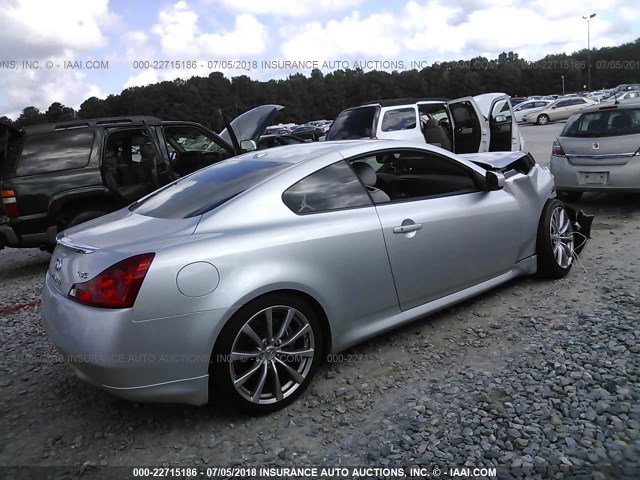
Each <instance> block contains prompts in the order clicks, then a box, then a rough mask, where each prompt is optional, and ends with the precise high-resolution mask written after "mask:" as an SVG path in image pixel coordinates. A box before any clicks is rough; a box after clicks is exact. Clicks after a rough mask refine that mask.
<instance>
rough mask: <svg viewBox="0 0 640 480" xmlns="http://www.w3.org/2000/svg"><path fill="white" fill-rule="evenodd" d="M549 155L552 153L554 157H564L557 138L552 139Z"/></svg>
mask: <svg viewBox="0 0 640 480" xmlns="http://www.w3.org/2000/svg"><path fill="white" fill-rule="evenodd" d="M551 155H553V156H554V157H564V150H562V147H561V146H560V143H558V140H554V141H553V146H552V147H551Z"/></svg>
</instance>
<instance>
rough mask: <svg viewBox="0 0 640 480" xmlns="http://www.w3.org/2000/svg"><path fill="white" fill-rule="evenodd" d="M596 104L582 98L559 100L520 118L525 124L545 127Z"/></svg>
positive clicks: (593, 101) (594, 101)
mask: <svg viewBox="0 0 640 480" xmlns="http://www.w3.org/2000/svg"><path fill="white" fill-rule="evenodd" d="M597 103H598V102H597V101H596V100H592V99H589V98H584V97H572V98H559V99H558V100H555V101H554V102H551V103H550V104H549V105H547V106H546V107H543V108H542V109H540V110H536V111H535V112H531V113H528V114H526V115H524V116H523V117H522V120H523V121H524V122H525V123H536V124H538V125H546V124H547V123H549V122H557V121H560V120H566V119H567V118H569V117H570V116H571V115H573V114H574V113H576V112H578V111H580V110H582V109H583V108H586V107H588V106H590V105H596V104H597Z"/></svg>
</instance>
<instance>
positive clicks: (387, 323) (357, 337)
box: [332, 255, 538, 353]
mask: <svg viewBox="0 0 640 480" xmlns="http://www.w3.org/2000/svg"><path fill="white" fill-rule="evenodd" d="M537 263H538V257H537V256H536V255H532V256H530V257H527V258H523V259H522V260H520V261H519V262H518V263H516V265H515V266H514V267H513V268H512V269H511V270H509V271H508V272H505V273H503V274H502V275H498V276H497V277H493V278H491V279H489V280H487V281H485V282H482V283H479V284H477V285H474V286H472V287H469V288H466V289H464V290H460V291H459V292H456V293H452V294H450V295H447V296H446V297H442V298H439V299H437V300H434V301H432V302H429V303H426V304H424V305H420V306H419V307H415V308H412V309H411V310H406V311H403V312H399V313H398V314H396V315H393V316H392V317H388V316H387V317H383V318H379V319H373V320H372V321H370V322H368V324H367V326H366V328H358V329H357V330H355V331H353V330H352V331H350V332H346V334H345V335H344V337H343V338H342V339H333V344H332V353H337V352H340V351H343V350H346V349H347V348H349V347H351V346H353V345H355V344H356V343H360V342H362V341H364V340H367V339H369V338H371V337H374V336H376V335H380V334H381V333H384V332H386V331H389V330H392V329H394V328H397V327H399V326H401V325H405V324H407V323H409V322H411V321H413V320H416V319H418V318H420V317H423V316H426V315H430V314H432V313H434V312H437V311H438V310H442V309H444V308H447V307H449V306H451V305H454V304H456V303H459V302H462V301H464V300H466V299H468V298H471V297H474V296H476V295H479V294H481V293H483V292H486V291H487V290H491V289H492V288H495V287H497V286H498V285H501V284H503V283H506V282H508V281H510V280H512V279H514V278H517V277H520V276H523V275H532V274H534V273H536V271H537Z"/></svg>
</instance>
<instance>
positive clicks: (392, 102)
mask: <svg viewBox="0 0 640 480" xmlns="http://www.w3.org/2000/svg"><path fill="white" fill-rule="evenodd" d="M447 101H448V99H446V98H433V97H432V98H391V99H385V100H372V101H370V102H366V103H363V104H361V105H358V106H357V107H352V108H358V107H369V106H373V105H380V106H381V107H396V106H399V105H413V104H415V103H418V102H447Z"/></svg>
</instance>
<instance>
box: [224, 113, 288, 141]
mask: <svg viewBox="0 0 640 480" xmlns="http://www.w3.org/2000/svg"><path fill="white" fill-rule="evenodd" d="M283 108H284V107H283V106H282V105H260V106H259V107H256V108H253V109H251V110H249V111H248V112H245V113H243V114H242V115H239V116H237V117H236V118H235V119H234V120H233V121H232V122H231V124H230V125H231V129H232V130H233V133H234V134H235V136H236V138H237V141H238V142H242V141H243V140H253V141H257V140H258V137H259V136H260V135H261V134H262V132H264V129H265V128H267V126H269V125H270V124H271V122H272V120H273V117H274V116H275V114H276V113H278V112H279V111H280V110H282V109H283ZM219 135H220V137H221V138H222V139H223V140H224V141H225V142H227V143H228V144H229V145H234V143H235V142H234V141H233V140H232V138H231V135H230V134H229V131H228V129H227V128H225V129H224V130H222V132H220V133H219Z"/></svg>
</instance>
